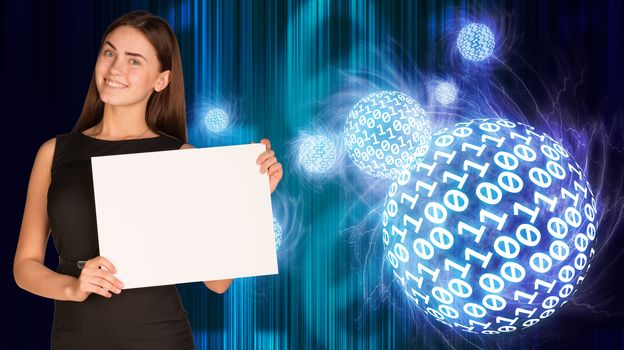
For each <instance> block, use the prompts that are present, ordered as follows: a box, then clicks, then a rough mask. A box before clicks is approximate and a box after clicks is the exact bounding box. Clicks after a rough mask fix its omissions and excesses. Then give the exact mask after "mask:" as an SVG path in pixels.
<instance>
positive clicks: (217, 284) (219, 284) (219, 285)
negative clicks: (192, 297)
mask: <svg viewBox="0 0 624 350" xmlns="http://www.w3.org/2000/svg"><path fill="white" fill-rule="evenodd" d="M232 281H233V280H232V279H229V280H217V281H204V285H205V286H206V288H208V289H210V290H211V291H213V292H215V293H219V294H223V293H225V291H226V290H228V288H230V285H231V284H232Z"/></svg>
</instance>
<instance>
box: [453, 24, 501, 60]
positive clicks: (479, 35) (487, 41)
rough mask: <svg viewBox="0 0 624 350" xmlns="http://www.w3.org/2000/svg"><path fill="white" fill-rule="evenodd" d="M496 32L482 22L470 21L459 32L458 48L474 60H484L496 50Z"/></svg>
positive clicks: (464, 55) (467, 57)
mask: <svg viewBox="0 0 624 350" xmlns="http://www.w3.org/2000/svg"><path fill="white" fill-rule="evenodd" d="M494 45H495V39H494V33H492V30H491V29H490V28H489V27H488V26H486V25H485V24H481V23H470V24H468V25H467V26H465V27H464V28H462V30H461V31H460V32H459V35H458V36H457V48H458V49H459V52H460V53H461V55H462V56H463V57H464V58H465V59H467V60H469V61H473V62H479V61H483V60H485V59H486V58H488V57H490V55H491V54H492V52H494Z"/></svg>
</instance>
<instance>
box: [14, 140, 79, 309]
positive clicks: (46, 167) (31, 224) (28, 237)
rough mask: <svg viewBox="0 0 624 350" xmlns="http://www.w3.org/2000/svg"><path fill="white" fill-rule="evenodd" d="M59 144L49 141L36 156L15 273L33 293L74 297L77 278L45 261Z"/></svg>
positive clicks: (22, 286)
mask: <svg viewBox="0 0 624 350" xmlns="http://www.w3.org/2000/svg"><path fill="white" fill-rule="evenodd" d="M55 146H56V139H51V140H48V141H46V142H45V143H44V144H43V145H42V146H41V147H40V148H39V151H38V152H37V156H36V157H35V162H34V165H33V168H32V171H31V174H30V180H29V183H28V192H27V195H26V205H25V207H24V216H23V218H22V227H21V229H20V233H19V240H18V243H17V250H16V252H15V259H14V261H13V277H14V278H15V282H16V283H17V285H18V286H19V287H20V288H22V289H25V290H27V291H29V292H31V293H33V294H36V295H39V296H42V297H46V298H50V299H56V300H74V299H73V298H74V295H73V288H72V287H73V286H74V285H75V283H76V281H77V279H76V278H74V277H72V276H67V275H63V274H60V273H57V272H55V271H52V270H50V269H49V268H47V267H46V266H45V265H44V264H43V261H44V258H45V249H46V245H47V242H48V237H49V233H50V229H49V222H48V214H47V205H48V195H47V193H48V187H49V186H50V171H51V168H52V160H53V158H54V148H55Z"/></svg>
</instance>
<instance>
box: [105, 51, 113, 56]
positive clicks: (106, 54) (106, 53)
mask: <svg viewBox="0 0 624 350" xmlns="http://www.w3.org/2000/svg"><path fill="white" fill-rule="evenodd" d="M109 53H110V54H111V55H112V52H110V51H109V50H106V51H104V56H106V57H111V56H109V55H108V54H109Z"/></svg>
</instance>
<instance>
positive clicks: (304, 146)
mask: <svg viewBox="0 0 624 350" xmlns="http://www.w3.org/2000/svg"><path fill="white" fill-rule="evenodd" d="M336 154H337V153H336V146H335V145H334V143H333V142H332V140H331V139H329V138H328V137H327V136H324V135H308V136H305V137H303V139H302V140H301V143H300V144H299V164H300V165H301V166H302V167H303V169H304V170H305V171H307V172H308V173H311V174H323V173H326V172H327V171H329V170H330V169H331V168H332V167H333V166H334V163H336Z"/></svg>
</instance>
